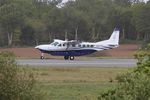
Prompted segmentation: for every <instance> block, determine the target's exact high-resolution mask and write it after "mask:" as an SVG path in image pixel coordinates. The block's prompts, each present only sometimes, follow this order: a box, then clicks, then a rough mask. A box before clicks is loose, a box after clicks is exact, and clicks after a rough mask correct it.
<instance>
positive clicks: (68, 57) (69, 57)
mask: <svg viewBox="0 0 150 100" xmlns="http://www.w3.org/2000/svg"><path fill="white" fill-rule="evenodd" d="M64 59H65V60H68V59H70V60H74V56H64Z"/></svg>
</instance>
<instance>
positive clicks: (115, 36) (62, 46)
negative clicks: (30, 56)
mask: <svg viewBox="0 0 150 100" xmlns="http://www.w3.org/2000/svg"><path fill="white" fill-rule="evenodd" d="M118 46H119V30H118V29H114V31H113V33H112V35H111V37H110V38H109V39H108V40H104V41H100V42H79V41H77V40H72V41H67V40H65V41H63V40H59V39H54V42H52V43H51V44H44V45H38V46H36V47H35V48H36V49H38V50H40V51H41V59H44V56H43V53H48V54H51V55H53V56H64V59H65V60H68V59H70V60H74V57H75V56H83V55H88V54H91V53H94V52H96V51H102V50H108V49H113V48H116V47H118Z"/></svg>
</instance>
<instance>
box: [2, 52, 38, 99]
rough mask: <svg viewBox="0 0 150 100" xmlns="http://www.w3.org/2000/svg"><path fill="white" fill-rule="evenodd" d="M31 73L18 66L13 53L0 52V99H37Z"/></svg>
mask: <svg viewBox="0 0 150 100" xmlns="http://www.w3.org/2000/svg"><path fill="white" fill-rule="evenodd" d="M35 82H36V81H35V78H34V76H33V74H32V73H30V72H27V70H25V69H23V68H20V67H19V66H18V65H17V64H16V62H15V56H14V55H13V53H9V52H2V53H0V100H39V99H41V98H40V96H41V95H39V94H40V93H38V92H36V91H35Z"/></svg>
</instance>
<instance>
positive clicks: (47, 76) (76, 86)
mask: <svg viewBox="0 0 150 100" xmlns="http://www.w3.org/2000/svg"><path fill="white" fill-rule="evenodd" d="M128 70H129V69H127V68H32V71H33V73H34V75H35V76H36V79H37V81H38V84H37V88H38V90H39V91H42V92H43V93H45V97H46V100H97V97H98V95H99V94H100V93H101V92H103V91H106V90H108V89H110V88H113V87H114V86H115V84H116V83H117V81H116V79H115V77H116V76H117V75H120V74H123V73H126V72H127V71H128Z"/></svg>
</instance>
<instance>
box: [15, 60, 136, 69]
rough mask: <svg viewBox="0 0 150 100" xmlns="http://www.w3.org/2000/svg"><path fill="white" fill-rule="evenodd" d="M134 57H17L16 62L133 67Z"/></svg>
mask: <svg viewBox="0 0 150 100" xmlns="http://www.w3.org/2000/svg"><path fill="white" fill-rule="evenodd" d="M136 62H137V61H136V60H135V59H92V60H74V61H70V60H51V59H45V60H40V59H19V60H17V64H19V65H28V66H37V67H40V66H42V67H135V66H136Z"/></svg>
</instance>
